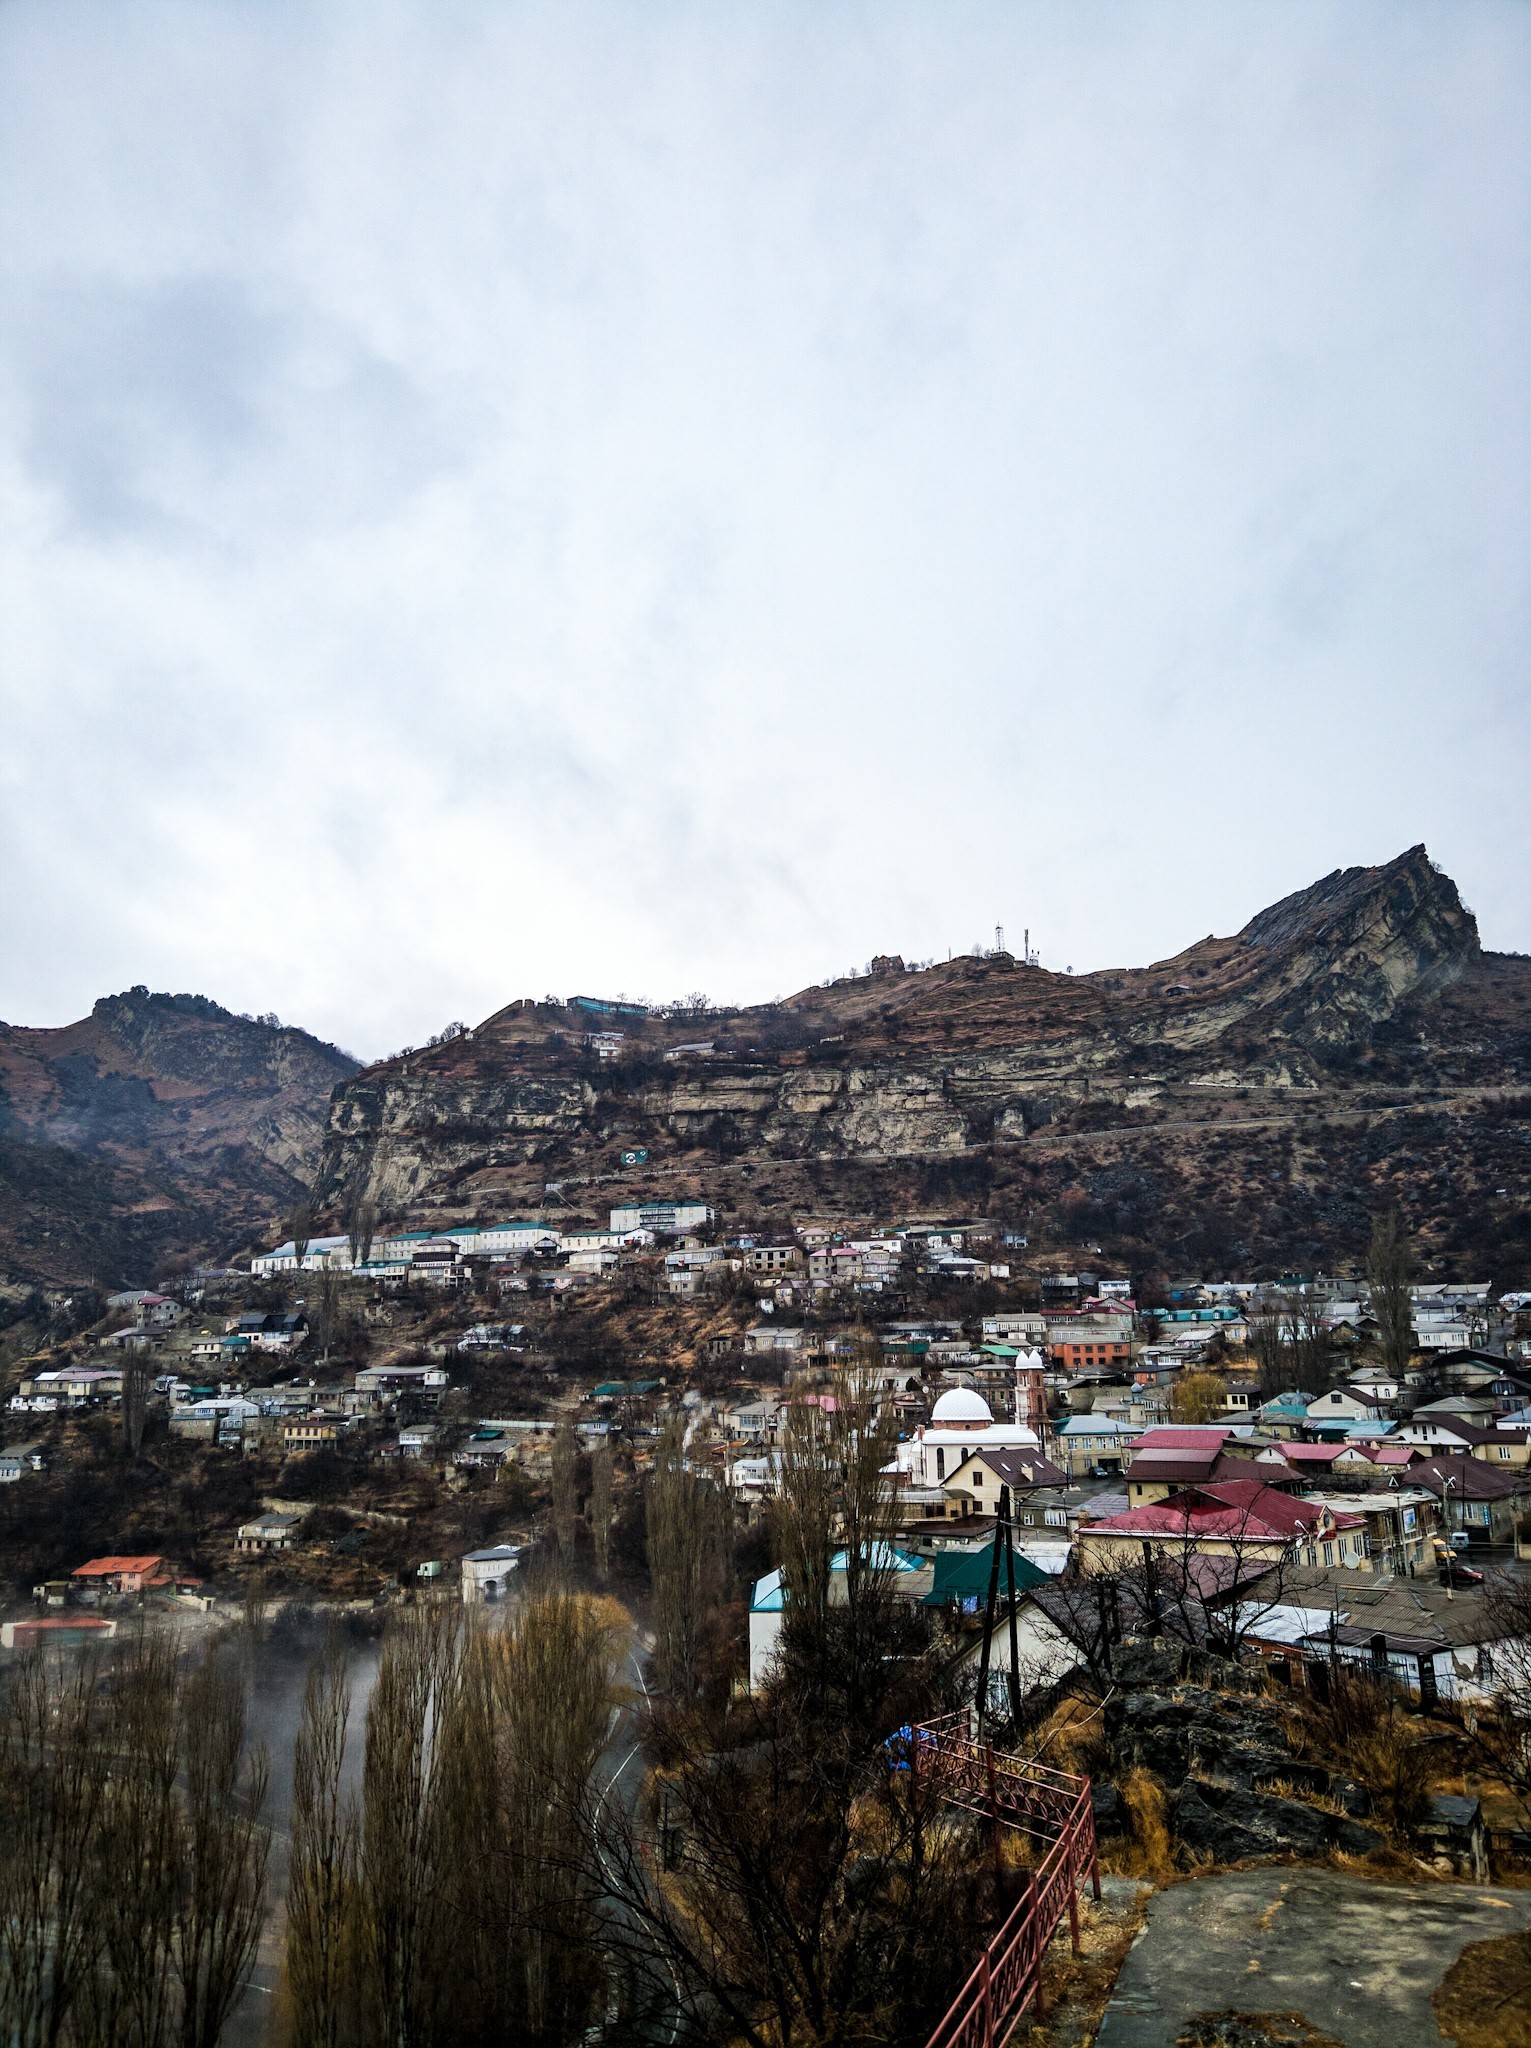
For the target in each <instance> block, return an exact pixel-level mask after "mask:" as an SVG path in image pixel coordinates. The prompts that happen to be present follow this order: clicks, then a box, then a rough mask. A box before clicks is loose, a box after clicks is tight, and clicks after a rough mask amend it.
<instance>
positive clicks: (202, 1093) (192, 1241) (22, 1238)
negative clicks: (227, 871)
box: [0, 988, 356, 1282]
mask: <svg viewBox="0 0 1531 2048" xmlns="http://www.w3.org/2000/svg"><path fill="white" fill-rule="evenodd" d="M355 1072H356V1062H355V1061H354V1060H352V1059H350V1058H349V1057H348V1056H347V1055H346V1054H344V1053H342V1052H340V1051H339V1050H338V1049H337V1048H336V1047H334V1046H331V1045H325V1044H323V1043H322V1042H321V1041H320V1040H318V1039H316V1038H313V1037H311V1036H310V1034H309V1033H308V1032H306V1031H298V1030H295V1029H292V1028H284V1027H282V1026H279V1025H275V1024H271V1023H261V1022H257V1021H255V1020H253V1019H250V1018H245V1017H236V1016H235V1015H234V1014H233V1013H232V1012H231V1011H228V1010H225V1009H223V1008H221V1007H220V1006H219V1005H218V1004H217V1003H214V1002H210V1001H209V1000H208V999H207V998H206V997H205V996H190V995H178V996H171V995H151V994H150V993H149V991H148V990H147V989H142V988H139V989H132V990H129V991H128V992H127V993H126V994H123V995H117V996H105V997H103V998H102V999H101V1000H100V1001H99V1002H98V1003H97V1004H96V1005H95V1007H94V1009H93V1010H92V1012H91V1014H90V1016H89V1017H85V1018H82V1019H81V1020H80V1021H79V1022H78V1023H75V1024H68V1025H64V1026H62V1027H60V1028H59V1029H56V1030H43V1029H33V1028H29V1027H26V1026H21V1025H11V1024H0V1273H3V1274H4V1275H5V1276H6V1277H8V1278H10V1279H12V1280H15V1281H32V1280H58V1281H63V1282H67V1281H72V1280H80V1279H85V1278H100V1279H103V1280H105V1281H108V1282H116V1281H119V1280H124V1279H126V1280H141V1279H143V1278H145V1277H147V1275H148V1273H149V1272H150V1271H151V1270H152V1269H153V1267H154V1266H155V1264H156V1263H157V1262H159V1261H161V1260H163V1259H165V1258H167V1257H170V1256H173V1255H176V1254H183V1253H184V1254H188V1255H189V1254H203V1255H206V1254H217V1253H219V1252H223V1253H226V1252H227V1251H229V1250H230V1249H232V1248H233V1246H235V1245H237V1244H238V1243H240V1242H241V1241H243V1240H244V1239H245V1238H247V1237H248V1236H249V1235H250V1233H251V1232H252V1231H264V1230H265V1229H266V1228H267V1227H268V1226H269V1223H270V1221H271V1218H272V1217H273V1215H275V1214H277V1213H279V1212H280V1210H281V1209H282V1208H283V1207H285V1206H287V1205H288V1204H290V1203H291V1202H292V1201H293V1199H294V1198H295V1196H296V1195H297V1194H298V1193H299V1191H300V1190H301V1189H302V1188H303V1187H305V1186H306V1185H307V1183H308V1182H309V1181H310V1180H311V1178H312V1176H313V1173H314V1170H315V1168H316V1166H317V1164H318V1161H319V1156H320V1150H321V1145H322V1140H323V1134H324V1128H325V1120H326V1116H327V1113H328V1109H329V1097H330V1093H331V1091H332V1090H333V1089H334V1088H335V1087H336V1086H337V1085H338V1084H339V1083H340V1082H342V1081H345V1080H346V1079H348V1078H349V1077H350V1076H351V1075H352V1074H354V1073H355Z"/></svg>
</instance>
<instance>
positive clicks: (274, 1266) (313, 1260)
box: [250, 1237, 351, 1278]
mask: <svg viewBox="0 0 1531 2048" xmlns="http://www.w3.org/2000/svg"><path fill="white" fill-rule="evenodd" d="M350 1269H351V1240H350V1239H349V1238H348V1237H311V1238H310V1239H309V1240H308V1242H307V1244H306V1245H305V1246H304V1247H303V1260H302V1270H303V1271H304V1272H305V1273H322V1272H325V1271H327V1270H328V1271H332V1272H339V1273H347V1272H349V1271H350ZM298 1270H299V1262H298V1247H297V1243H296V1241H295V1240H294V1239H293V1238H288V1240H287V1242H286V1244H279V1245H278V1246H277V1248H276V1250H275V1251H274V1252H261V1253H259V1254H258V1255H257V1256H256V1257H255V1258H253V1259H251V1261H250V1271H251V1272H252V1273H254V1274H256V1275H257V1276H258V1277H260V1278H268V1277H269V1276H270V1275H271V1274H272V1273H296V1272H297V1271H298Z"/></svg>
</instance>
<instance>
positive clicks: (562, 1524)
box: [553, 1422, 579, 1572]
mask: <svg viewBox="0 0 1531 2048" xmlns="http://www.w3.org/2000/svg"><path fill="white" fill-rule="evenodd" d="M578 1459H579V1444H578V1441H577V1440H576V1438H575V1435H574V1424H573V1423H572V1422H561V1423H560V1424H559V1425H558V1428H557V1429H556V1430H555V1431H554V1432H553V1540H554V1542H555V1543H556V1544H557V1545H558V1562H559V1563H560V1564H561V1565H562V1566H563V1568H564V1570H565V1571H566V1572H567V1571H570V1570H572V1569H573V1565H574V1544H575V1539H576V1537H577V1535H578V1531H579V1490H578V1487H577V1485H576V1483H575V1468H576V1465H577V1463H578Z"/></svg>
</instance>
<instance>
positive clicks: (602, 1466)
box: [588, 1436, 612, 1584]
mask: <svg viewBox="0 0 1531 2048" xmlns="http://www.w3.org/2000/svg"><path fill="white" fill-rule="evenodd" d="M588 1514H589V1520H590V1540H591V1543H592V1544H593V1546H594V1549H595V1568H596V1572H597V1574H598V1575H599V1577H600V1579H601V1581H602V1583H603V1584H604V1583H605V1581H606V1580H607V1579H608V1578H609V1577H610V1576H611V1524H612V1455H611V1438H610V1437H609V1436H603V1437H602V1438H601V1440H600V1442H599V1443H598V1444H597V1445H596V1447H595V1449H594V1450H593V1451H592V1452H591V1454H590V1505H589V1509H588Z"/></svg>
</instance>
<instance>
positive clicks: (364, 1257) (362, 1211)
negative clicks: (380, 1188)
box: [346, 1184, 377, 1267]
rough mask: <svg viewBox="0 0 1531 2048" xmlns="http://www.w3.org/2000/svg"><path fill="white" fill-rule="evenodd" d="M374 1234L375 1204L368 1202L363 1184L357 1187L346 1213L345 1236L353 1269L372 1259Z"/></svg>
mask: <svg viewBox="0 0 1531 2048" xmlns="http://www.w3.org/2000/svg"><path fill="white" fill-rule="evenodd" d="M376 1233H377V1204H376V1203H375V1202H373V1201H369V1200H368V1198H367V1195H366V1192H365V1184H363V1185H362V1186H360V1187H358V1189H357V1192H356V1194H355V1195H354V1196H353V1198H352V1201H351V1206H350V1208H349V1210H348V1211H347V1213H346V1235H347V1238H348V1240H349V1242H350V1247H351V1264H352V1266H353V1267H355V1266H365V1265H366V1264H367V1262H368V1260H369V1259H370V1258H371V1257H372V1240H373V1237H374V1236H375V1235H376Z"/></svg>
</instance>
